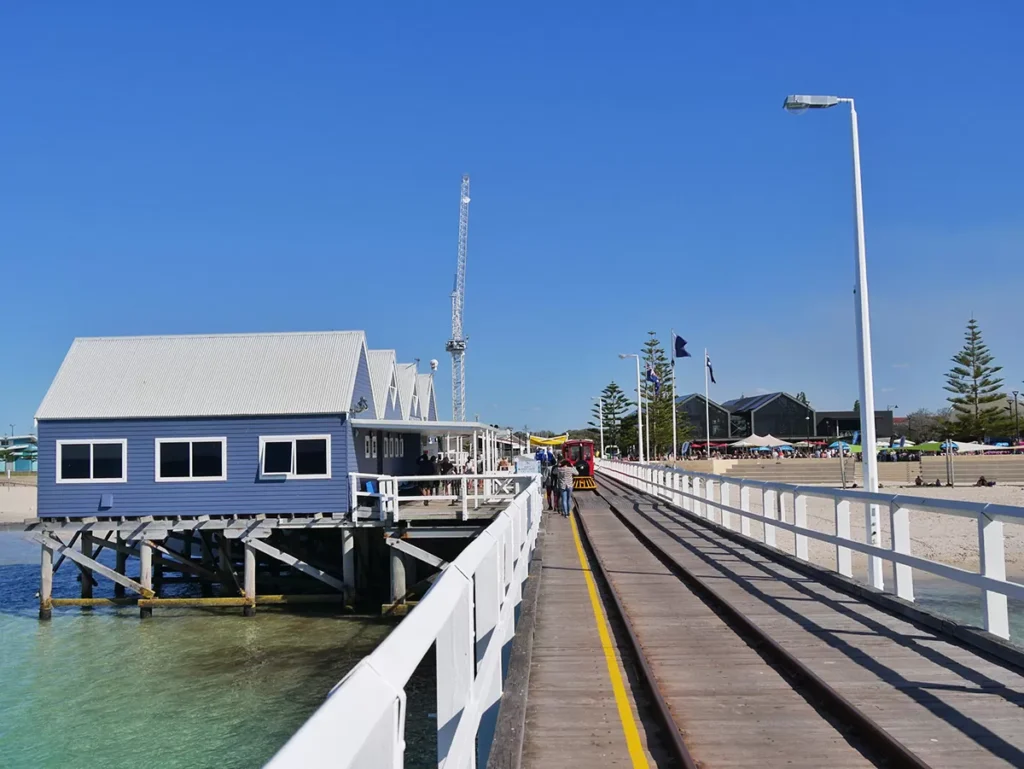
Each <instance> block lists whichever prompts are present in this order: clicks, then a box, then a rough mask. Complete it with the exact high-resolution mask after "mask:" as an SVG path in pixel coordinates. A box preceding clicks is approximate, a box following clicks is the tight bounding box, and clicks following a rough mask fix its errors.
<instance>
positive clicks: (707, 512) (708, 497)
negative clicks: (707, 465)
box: [704, 478, 717, 521]
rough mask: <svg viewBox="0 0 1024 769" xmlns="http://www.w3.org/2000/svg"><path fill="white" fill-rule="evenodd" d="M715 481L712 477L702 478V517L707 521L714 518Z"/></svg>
mask: <svg viewBox="0 0 1024 769" xmlns="http://www.w3.org/2000/svg"><path fill="white" fill-rule="evenodd" d="M716 485H717V484H716V483H715V481H714V479H712V478H705V479H704V517H705V518H707V519H708V520H709V521H714V520H715V486H716Z"/></svg>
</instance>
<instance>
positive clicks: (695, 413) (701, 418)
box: [677, 393, 731, 445]
mask: <svg viewBox="0 0 1024 769" xmlns="http://www.w3.org/2000/svg"><path fill="white" fill-rule="evenodd" d="M677 403H678V406H677V408H678V409H679V412H681V413H684V414H686V418H687V419H688V420H689V422H690V424H691V425H692V426H693V428H694V429H693V435H694V436H695V437H696V438H701V439H702V438H704V437H705V436H706V435H707V428H706V419H707V417H710V418H711V439H712V440H715V439H718V440H726V439H728V438H729V437H730V435H731V432H730V425H729V420H730V417H731V414H730V413H729V410H728V409H726V408H723V407H722V406H721V405H720V404H718V403H715V402H714V401H712V400H709V401H708V402H707V407H705V402H704V396H703V395H701V394H700V393H691V394H690V395H682V396H680V397H679V398H678V400H677ZM701 445H703V444H701Z"/></svg>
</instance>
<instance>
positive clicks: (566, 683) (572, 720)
mask: <svg viewBox="0 0 1024 769" xmlns="http://www.w3.org/2000/svg"><path fill="white" fill-rule="evenodd" d="M543 526H544V531H545V535H544V555H543V557H544V564H543V576H542V579H541V598H540V602H539V605H538V607H537V624H536V629H535V630H534V639H533V653H532V662H531V665H530V679H529V694H528V699H527V707H526V733H525V739H524V744H523V755H522V766H523V767H528V768H529V767H535V768H536V769H542V767H555V766H557V767H580V768H581V769H583V768H586V769H591V768H592V767H599V766H625V767H629V766H635V767H646V766H653V765H654V764H653V763H651V762H650V759H649V755H650V754H649V752H648V749H647V745H646V741H645V739H646V734H645V732H644V730H643V729H642V724H640V718H639V716H638V714H637V708H636V702H635V701H634V698H633V696H632V691H631V689H630V687H629V686H628V679H627V676H626V674H625V672H624V670H623V667H622V659H621V651H620V649H619V648H618V646H617V645H616V644H615V642H614V638H613V636H612V635H611V633H610V630H609V628H608V625H607V619H606V617H605V615H604V613H603V610H602V609H601V608H600V603H599V602H598V603H596V604H595V601H597V600H598V599H597V594H596V590H595V587H594V586H593V582H592V579H593V576H592V574H591V573H590V572H589V571H588V569H589V567H588V566H587V565H586V561H585V555H584V554H583V552H582V550H581V546H580V545H579V544H578V541H577V536H576V535H575V534H574V531H573V525H572V523H571V522H570V520H569V519H567V518H563V517H561V516H560V515H557V514H554V513H546V514H545V517H544V522H543ZM592 596H593V597H592ZM595 608H596V612H595Z"/></svg>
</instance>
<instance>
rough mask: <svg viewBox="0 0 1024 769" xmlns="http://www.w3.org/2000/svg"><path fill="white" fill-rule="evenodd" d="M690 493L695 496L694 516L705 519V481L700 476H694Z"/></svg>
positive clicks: (693, 498) (693, 502) (691, 480)
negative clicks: (703, 500)
mask: <svg viewBox="0 0 1024 769" xmlns="http://www.w3.org/2000/svg"><path fill="white" fill-rule="evenodd" d="M690 484H691V485H690V493H691V494H693V497H692V500H691V501H692V504H693V514H694V515H696V516H699V517H701V518H703V517H704V503H703V502H702V501H701V500H702V499H703V497H704V493H703V492H704V488H703V487H704V479H703V478H701V477H700V476H699V475H695V476H693V478H691V479H690Z"/></svg>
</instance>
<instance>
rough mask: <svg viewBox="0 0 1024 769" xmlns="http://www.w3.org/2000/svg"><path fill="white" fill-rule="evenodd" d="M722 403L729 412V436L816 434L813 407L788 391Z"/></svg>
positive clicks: (801, 435)
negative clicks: (730, 433)
mask: <svg viewBox="0 0 1024 769" xmlns="http://www.w3.org/2000/svg"><path fill="white" fill-rule="evenodd" d="M722 407H723V408H725V409H727V410H728V411H729V413H730V415H731V423H732V437H734V438H746V437H748V436H750V435H753V434H757V435H774V436H775V437H777V438H809V437H813V436H814V434H815V425H816V422H815V419H814V409H812V408H811V407H810V406H808V405H807V404H806V403H803V402H801V401H799V400H797V399H796V398H794V397H793V396H792V395H790V394H789V393H783V392H777V393H767V394H766V395H755V396H753V397H750V398H736V399H735V400H731V401H726V402H725V403H723V404H722Z"/></svg>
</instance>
